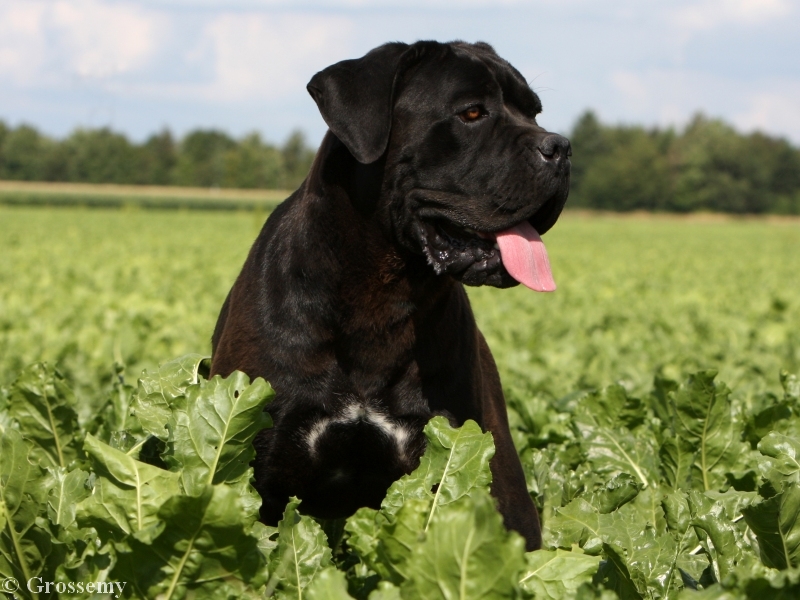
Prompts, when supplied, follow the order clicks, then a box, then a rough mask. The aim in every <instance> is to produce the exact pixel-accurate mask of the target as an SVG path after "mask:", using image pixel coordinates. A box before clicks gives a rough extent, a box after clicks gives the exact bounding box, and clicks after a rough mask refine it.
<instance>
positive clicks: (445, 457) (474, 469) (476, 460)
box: [381, 417, 494, 527]
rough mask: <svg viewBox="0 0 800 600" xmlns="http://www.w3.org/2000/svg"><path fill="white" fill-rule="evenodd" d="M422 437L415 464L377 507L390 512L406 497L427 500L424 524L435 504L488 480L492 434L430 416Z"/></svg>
mask: <svg viewBox="0 0 800 600" xmlns="http://www.w3.org/2000/svg"><path fill="white" fill-rule="evenodd" d="M425 436H426V437H427V438H428V447H427V448H426V450H425V454H424V455H423V457H422V459H421V460H420V464H419V467H417V469H416V470H415V471H414V472H413V473H411V474H410V475H406V476H404V477H401V478H400V479H399V480H398V481H396V482H395V483H393V484H392V486H391V487H390V488H389V491H388V492H387V493H386V498H385V499H384V501H383V504H382V506H381V510H382V511H383V512H384V513H386V514H393V513H395V512H397V511H398V510H399V509H400V507H401V506H403V504H405V502H406V501H407V500H408V499H410V498H428V499H431V500H432V502H431V506H430V510H429V514H428V517H427V519H426V527H427V526H428V525H429V524H430V522H431V520H432V519H433V517H434V516H435V514H436V511H437V510H438V509H439V507H441V506H444V505H446V504H449V503H450V502H454V501H456V500H458V499H459V498H461V497H463V496H464V495H466V494H468V493H469V492H470V491H471V490H473V489H475V488H485V487H486V486H488V485H489V483H491V480H492V474H491V471H490V470H489V459H491V457H492V456H494V442H493V441H492V434H491V433H483V432H482V431H481V428H480V427H479V426H478V424H477V423H475V422H474V421H467V422H466V423H464V425H462V426H461V427H459V428H457V429H454V428H453V427H450V424H449V423H448V422H447V419H445V418H444V417H434V418H433V419H431V420H430V422H429V423H428V424H427V425H426V426H425ZM437 484H438V487H437V488H436V491H435V492H432V491H431V490H432V488H433V486H434V485H437Z"/></svg>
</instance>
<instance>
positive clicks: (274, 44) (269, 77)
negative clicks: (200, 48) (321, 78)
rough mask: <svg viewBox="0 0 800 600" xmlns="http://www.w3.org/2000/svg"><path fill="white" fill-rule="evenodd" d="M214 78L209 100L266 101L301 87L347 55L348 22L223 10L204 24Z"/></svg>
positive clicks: (350, 32)
mask: <svg viewBox="0 0 800 600" xmlns="http://www.w3.org/2000/svg"><path fill="white" fill-rule="evenodd" d="M204 37H205V38H206V41H208V42H210V44H211V46H212V48H213V49H212V53H213V62H214V80H213V82H211V83H209V84H205V85H203V86H202V87H201V89H200V91H202V93H203V94H204V95H205V96H206V97H208V98H209V99H215V100H225V101H236V100H254V99H264V100H267V99H272V98H277V97H281V96H283V95H285V94H287V93H296V92H297V91H298V90H303V89H305V85H306V83H308V80H309V79H310V78H311V76H312V75H313V74H314V73H315V72H316V71H318V70H319V69H322V68H324V67H326V66H327V65H328V64H330V63H332V62H335V61H337V60H342V59H344V58H349V56H348V54H349V50H350V47H351V40H352V39H353V37H354V31H353V25H352V23H351V22H350V21H349V20H348V19H346V18H342V17H333V16H330V17H326V16H321V15H320V16H312V15H302V14H300V15H298V14H277V15H269V14H263V13H259V14H227V15H223V16H220V17H218V18H216V19H214V20H213V21H211V22H209V23H208V25H207V26H206V29H205V32H204Z"/></svg>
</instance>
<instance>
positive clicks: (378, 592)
mask: <svg viewBox="0 0 800 600" xmlns="http://www.w3.org/2000/svg"><path fill="white" fill-rule="evenodd" d="M400 598H401V596H400V588H399V587H397V586H395V585H394V584H393V583H390V582H388V581H381V582H380V583H378V587H377V589H375V590H374V591H373V592H372V593H370V595H369V599H368V600H400Z"/></svg>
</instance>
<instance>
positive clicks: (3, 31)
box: [0, 0, 165, 85]
mask: <svg viewBox="0 0 800 600" xmlns="http://www.w3.org/2000/svg"><path fill="white" fill-rule="evenodd" d="M164 25H165V21H164V19H163V18H162V17H160V16H159V15H158V14H157V13H154V12H149V11H146V10H144V9H142V8H141V7H139V6H136V5H134V4H130V3H107V2H102V1H100V0H72V1H69V2H67V1H63V0H62V1H58V2H42V1H38V2H37V1H29V2H8V3H5V4H4V5H3V6H0V74H4V75H6V76H9V77H10V78H11V80H12V81H14V82H16V83H19V84H33V85H37V84H39V85H41V84H43V83H57V82H58V81H61V82H63V81H64V80H65V79H68V78H69V77H79V78H81V79H86V78H92V79H104V78H107V77H110V76H114V75H119V74H123V73H128V72H131V71H133V70H136V69H141V68H142V67H144V66H146V64H147V62H148V61H149V60H150V59H151V58H152V57H153V55H154V53H155V50H156V49H157V46H158V39H159V36H161V35H163V34H164V30H165V28H164Z"/></svg>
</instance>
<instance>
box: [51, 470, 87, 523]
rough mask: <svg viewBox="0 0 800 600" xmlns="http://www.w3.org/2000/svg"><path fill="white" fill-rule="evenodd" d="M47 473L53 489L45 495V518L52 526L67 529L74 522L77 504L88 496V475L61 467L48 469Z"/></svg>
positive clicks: (84, 472)
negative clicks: (46, 517)
mask: <svg viewBox="0 0 800 600" xmlns="http://www.w3.org/2000/svg"><path fill="white" fill-rule="evenodd" d="M48 471H49V472H50V476H51V481H52V482H53V483H52V485H53V487H51V488H50V491H49V492H48V494H47V516H48V518H49V519H50V522H51V523H53V524H54V525H60V526H61V527H69V526H70V525H72V523H74V522H75V510H76V508H77V505H78V503H79V502H80V501H81V500H83V499H84V498H86V497H87V496H88V495H89V488H88V487H87V485H86V484H87V480H88V479H89V473H87V472H86V471H82V470H81V469H75V470H73V471H69V472H68V471H67V470H66V469H63V468H62V467H48Z"/></svg>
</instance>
